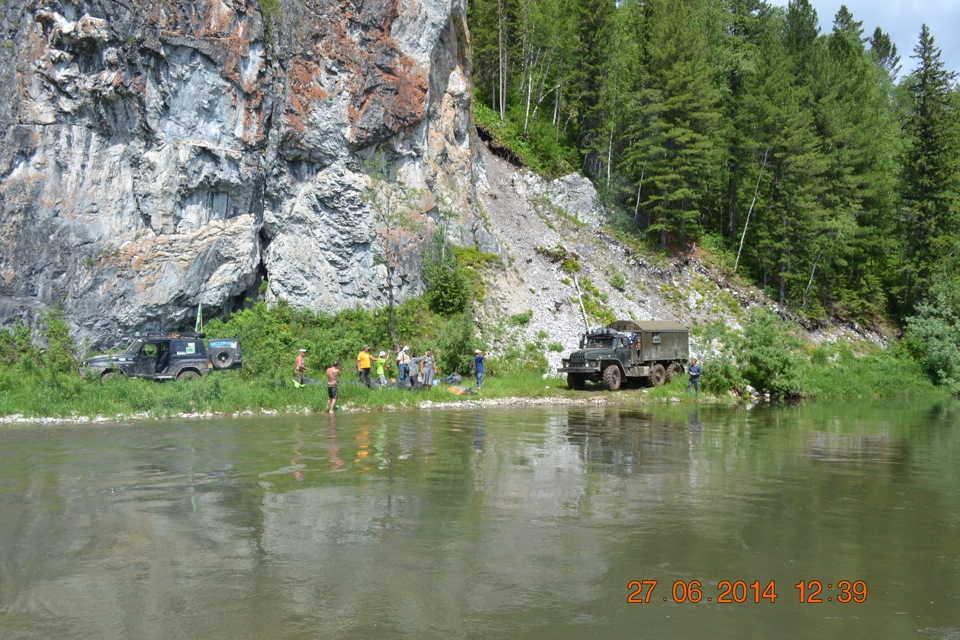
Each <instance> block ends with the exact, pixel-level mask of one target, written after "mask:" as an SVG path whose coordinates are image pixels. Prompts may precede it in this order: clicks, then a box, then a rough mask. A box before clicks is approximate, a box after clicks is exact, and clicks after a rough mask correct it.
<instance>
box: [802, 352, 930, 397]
mask: <svg viewBox="0 0 960 640" xmlns="http://www.w3.org/2000/svg"><path fill="white" fill-rule="evenodd" d="M818 360H819V359H818V358H816V357H815V358H814V361H815V362H816V361H818ZM802 380H803V386H804V390H805V391H806V397H808V398H824V399H827V398H892V397H901V398H906V397H942V396H945V395H947V394H948V390H947V389H946V388H944V387H937V386H935V385H934V384H933V383H932V382H931V381H930V378H929V377H928V376H927V375H926V374H925V373H924V371H923V367H922V366H921V365H920V363H918V362H916V361H915V360H910V359H905V358H898V357H896V356H894V355H893V354H891V353H889V352H883V351H878V352H876V353H870V354H867V355H864V356H860V357H855V356H853V355H847V356H841V357H840V358H839V359H832V358H831V359H828V360H827V362H825V363H823V362H821V363H818V364H811V365H810V366H809V367H804V368H803V370H802Z"/></svg>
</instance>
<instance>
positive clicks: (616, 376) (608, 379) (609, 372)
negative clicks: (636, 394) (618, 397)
mask: <svg viewBox="0 0 960 640" xmlns="http://www.w3.org/2000/svg"><path fill="white" fill-rule="evenodd" d="M603 384H605V385H607V389H610V391H617V390H618V389H620V367H618V366H617V365H615V364H611V365H610V366H609V367H607V368H606V369H604V370H603Z"/></svg>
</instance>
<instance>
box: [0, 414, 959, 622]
mask: <svg viewBox="0 0 960 640" xmlns="http://www.w3.org/2000/svg"><path fill="white" fill-rule="evenodd" d="M958 416H960V412H958V406H957V405H955V404H953V403H949V402H948V403H940V404H933V405H931V404H926V403H911V402H896V403H895V402H884V403H878V402H862V403H843V404H808V405H803V406H800V407H763V406H761V407H755V408H753V409H750V410H748V409H745V408H739V409H728V408H724V407H712V406H699V407H698V406H682V407H677V408H663V409H659V410H651V409H646V408H643V409H641V408H630V407H604V406H598V407H589V408H588V407H553V408H547V409H516V408H512V409H483V410H463V411H460V410H445V411H419V412H397V413H367V414H350V415H345V414H338V415H336V416H335V417H333V416H327V415H311V416H295V417H264V418H255V419H254V418H242V419H213V420H189V421H186V420H183V421H163V422H138V423H131V424H111V425H107V426H103V425H101V426H90V425H87V426H79V427H56V428H39V427H29V428H19V427H15V428H11V427H5V428H3V429H2V430H0V637H2V638H4V639H7V640H12V639H20V638H23V639H26V638H29V639H40V638H42V639H44V640H55V639H60V638H70V639H75V638H96V639H112V638H136V639H138V640H153V639H157V640H161V639H162V640H167V639H169V638H184V639H192V638H197V639H203V640H215V639H219V638H224V639H231V640H238V639H245V638H250V639H267V638H269V639H279V640H285V639H294V638H296V639H299V638H324V639H326V638H417V639H423V638H544V639H557V638H589V637H596V638H600V637H603V638H695V637H703V638H777V637H783V638H787V637H789V638H817V639H820V638H841V637H842V638H844V639H845V640H854V639H858V638H870V639H871V640H874V639H876V638H886V639H890V638H931V639H951V640H955V639H957V638H960V429H958V427H957V424H956V423H957V418H958ZM653 581H656V584H654V582H653ZM727 583H729V584H727ZM771 583H772V584H771ZM798 585H799V586H798ZM630 599H632V600H638V601H639V602H634V603H631V602H628V600H630ZM801 599H804V600H806V602H804V603H801ZM693 600H697V601H696V602H693ZM723 600H726V601H727V602H722V601H723ZM818 600H819V602H818Z"/></svg>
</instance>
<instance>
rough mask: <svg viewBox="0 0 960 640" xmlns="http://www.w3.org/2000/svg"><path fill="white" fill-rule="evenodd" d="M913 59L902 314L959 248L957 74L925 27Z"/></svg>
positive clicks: (906, 131)
mask: <svg viewBox="0 0 960 640" xmlns="http://www.w3.org/2000/svg"><path fill="white" fill-rule="evenodd" d="M911 57H913V58H914V59H916V60H917V65H918V66H917V68H916V70H915V71H914V72H913V74H912V75H911V76H910V78H909V79H908V81H907V84H908V86H909V89H910V95H911V98H912V104H911V108H910V112H909V113H908V114H907V116H906V119H905V122H904V125H903V130H904V134H905V137H906V144H907V149H906V152H905V154H904V159H903V210H902V215H901V225H902V228H901V233H902V237H903V238H904V250H903V265H902V268H901V283H900V286H901V302H902V305H903V311H909V310H910V309H911V308H912V307H913V306H914V305H915V304H916V303H917V302H918V301H919V300H922V299H923V298H924V296H925V294H926V293H927V290H928V289H929V286H930V281H931V278H932V276H933V275H934V274H935V273H936V272H937V270H938V269H939V268H940V267H941V266H942V265H943V264H944V263H945V262H946V261H947V260H948V259H949V258H950V257H951V256H953V255H954V254H955V252H956V250H957V249H958V244H960V243H958V240H960V239H958V234H960V192H958V191H960V183H958V171H960V139H958V134H960V120H958V115H957V109H956V104H955V103H954V102H953V101H952V99H951V89H952V86H953V83H954V81H955V79H956V74H954V73H953V72H949V71H947V70H946V69H945V68H944V66H943V61H942V60H941V59H940V49H939V48H938V47H937V46H936V45H935V44H934V39H933V36H932V35H931V34H930V30H929V29H928V28H927V25H923V28H922V29H921V32H920V42H919V43H918V44H917V46H916V47H915V48H914V55H913V56H911Z"/></svg>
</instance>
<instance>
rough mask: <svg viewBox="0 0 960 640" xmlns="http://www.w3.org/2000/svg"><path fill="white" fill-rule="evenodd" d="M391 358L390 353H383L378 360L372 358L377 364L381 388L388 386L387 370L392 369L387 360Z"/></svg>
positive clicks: (378, 380)
mask: <svg viewBox="0 0 960 640" xmlns="http://www.w3.org/2000/svg"><path fill="white" fill-rule="evenodd" d="M389 357H390V352H389V351H381V352H380V353H379V355H377V357H376V358H372V360H373V361H374V362H376V363H377V382H378V383H380V386H381V387H383V386H386V384H387V375H386V369H389V368H390V367H389V365H388V364H387V358H389Z"/></svg>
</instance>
